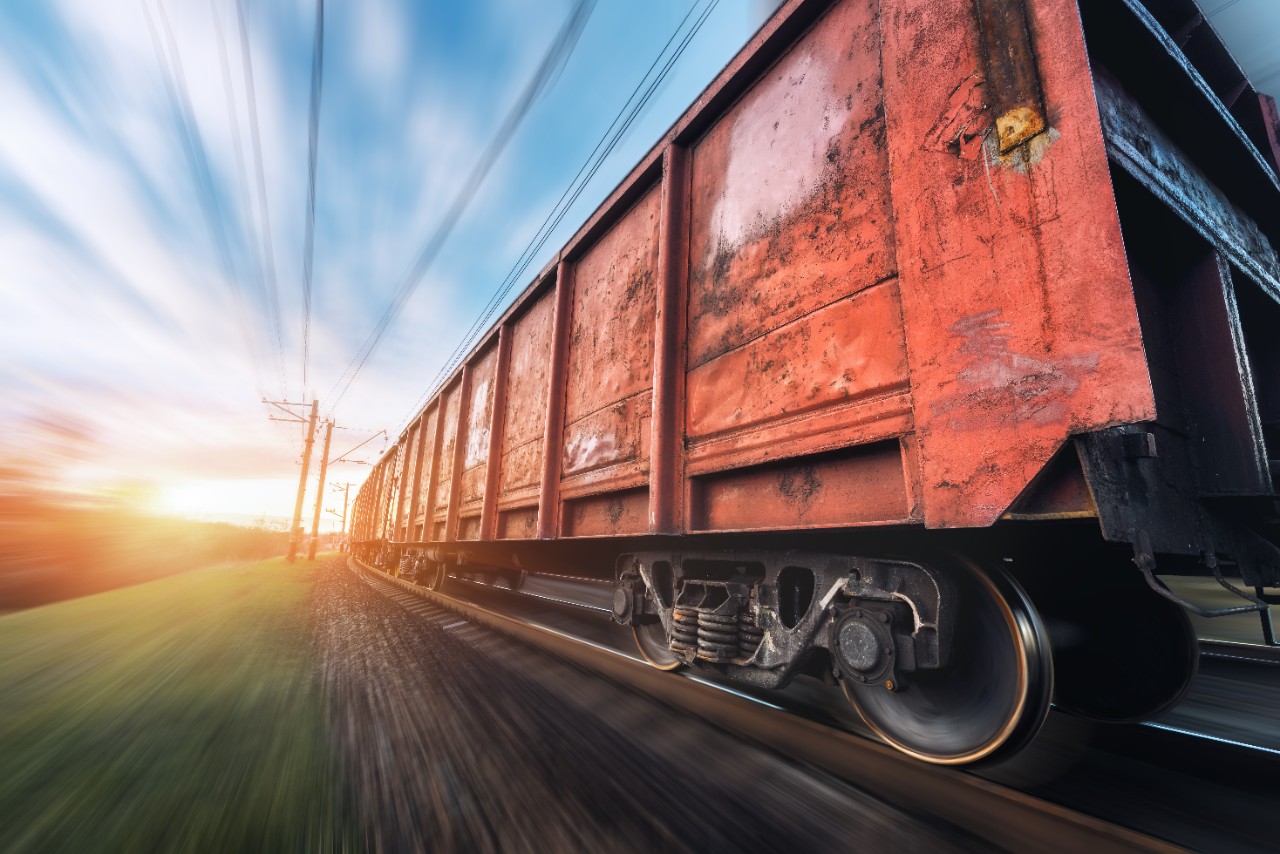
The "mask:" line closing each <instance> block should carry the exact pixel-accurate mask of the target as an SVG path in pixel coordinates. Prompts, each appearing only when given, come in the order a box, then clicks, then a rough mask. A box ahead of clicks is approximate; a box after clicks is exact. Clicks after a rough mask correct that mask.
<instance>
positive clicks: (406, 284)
mask: <svg viewBox="0 0 1280 854" xmlns="http://www.w3.org/2000/svg"><path fill="white" fill-rule="evenodd" d="M594 6H595V0H577V3H576V4H575V5H574V7H573V9H572V10H571V11H570V13H569V16H568V17H567V19H566V20H565V23H564V25H563V26H562V27H561V29H560V32H559V33H558V34H557V36H556V38H555V40H554V41H553V42H552V44H551V46H550V47H549V48H548V49H547V52H546V54H545V56H544V57H543V59H542V62H541V63H540V64H539V66H538V69H537V71H536V72H535V73H534V75H533V77H532V78H531V79H530V81H529V84H528V85H527V86H526V87H525V89H524V91H523V92H522V93H521V95H520V97H519V99H518V100H517V101H516V103H515V104H514V105H513V106H512V108H511V110H510V111H509V112H508V113H507V116H506V118H505V119H504V120H503V122H502V124H501V126H499V128H498V131H497V133H496V134H495V135H494V137H493V139H491V140H490V141H489V144H488V146H487V147H486V148H485V150H484V152H483V154H481V156H480V159H479V161H477V163H476V164H475V166H474V167H473V168H472V170H471V173H470V174H469V175H468V176H467V179H466V181H465V182H464V184H463V186H462V189H461V190H460V191H459V192H458V194H457V195H456V196H455V197H454V200H453V203H452V204H451V205H450V207H449V209H448V211H447V212H446V213H445V215H444V217H443V218H442V219H441V221H440V223H439V224H438V225H437V226H436V228H435V230H434V231H433V232H432V233H431V235H430V236H429V237H428V238H427V240H426V241H425V242H424V243H423V245H422V248H421V250H420V251H419V252H418V255H417V258H416V260H415V262H414V264H413V266H412V268H411V269H410V270H409V272H408V274H407V275H406V276H405V278H404V279H403V281H402V282H401V283H400V285H399V287H398V288H397V289H396V293H395V296H394V298H393V299H392V301H391V304H390V305H389V306H388V307H387V309H386V311H385V312H383V314H382V316H381V318H380V319H379V321H378V323H377V325H376V326H375V327H374V329H373V331H372V332H371V333H370V334H369V336H368V338H366V339H365V342H364V344H362V345H361V347H360V349H359V350H358V351H357V352H356V355H355V356H354V357H353V358H352V360H351V362H350V363H349V364H348V365H347V367H346V369H345V370H344V371H343V373H342V375H341V376H340V377H339V378H338V381H337V382H336V383H335V384H334V386H333V388H332V389H331V390H330V391H329V393H328V394H327V395H326V399H327V400H329V401H331V403H330V404H329V412H330V414H332V413H333V412H334V411H335V410H336V409H337V406H338V404H339V403H340V402H341V401H342V398H343V397H344V396H345V395H346V393H347V390H348V389H349V388H350V387H351V384H352V383H353V382H354V381H355V378H356V377H357V376H358V375H359V373H360V371H361V369H363V368H364V366H365V364H366V363H367V362H368V361H369V357H370V356H371V355H372V354H373V351H374V350H375V349H376V348H377V345H378V342H379V341H381V339H382V336H383V334H385V332H386V331H387V328H388V327H389V326H390V325H391V324H392V322H394V321H395V319H396V317H398V316H399V314H400V312H401V310H402V309H403V308H404V304H405V303H406V302H407V301H408V299H409V298H410V297H411V296H412V295H413V293H414V291H415V290H416V289H417V287H418V285H419V284H420V283H421V282H422V279H423V277H424V276H425V275H426V272H427V270H428V269H429V268H430V267H431V264H432V262H433V261H434V260H435V258H436V255H437V254H438V253H439V251H440V249H441V247H442V246H443V245H444V243H445V241H446V240H447V239H448V237H449V235H450V234H451V233H452V232H453V229H454V226H456V225H457V222H458V220H459V219H461V217H462V214H463V212H464V211H465V210H466V208H467V206H468V205H469V204H470V202H471V199H472V198H473V197H474V196H475V194H476V191H477V190H478V189H479V187H480V185H481V183H482V182H483V181H484V179H485V177H486V176H487V175H488V174H489V171H490V170H491V169H492V167H493V165H494V163H495V162H497V160H498V157H499V156H500V155H501V154H502V152H503V150H504V149H505V148H506V145H507V143H508V142H509V141H510V139H511V137H512V136H513V135H514V134H515V131H516V129H517V128H518V127H519V125H520V122H521V121H522V120H523V119H524V117H525V115H526V114H527V113H528V112H529V108H530V107H531V106H532V105H533V102H534V100H535V99H536V98H537V96H538V95H539V94H540V93H541V92H542V90H543V89H544V87H545V85H546V83H547V81H548V80H549V79H550V78H551V77H552V75H553V74H554V73H555V71H556V69H557V68H558V67H559V66H560V65H561V64H562V63H563V62H565V61H567V60H568V57H569V55H570V54H571V53H572V52H573V49H574V47H575V46H576V45H577V42H578V37H579V35H581V33H582V29H583V27H585V26H586V23H587V19H588V18H589V17H590V15H591V11H592V9H593V8H594Z"/></svg>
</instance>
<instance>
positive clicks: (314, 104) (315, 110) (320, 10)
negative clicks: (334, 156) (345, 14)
mask: <svg viewBox="0 0 1280 854" xmlns="http://www.w3.org/2000/svg"><path fill="white" fill-rule="evenodd" d="M323 87H324V0H316V32H315V45H314V47H313V48H312V52H311V119H310V123H309V124H308V126H307V127H308V135H307V221H306V228H305V230H304V237H303V246H302V393H303V395H306V393H307V367H308V363H309V362H310V358H311V274H312V264H313V262H314V260H315V243H316V149H317V146H318V145H319V143H320V93H321V90H322V89H323Z"/></svg>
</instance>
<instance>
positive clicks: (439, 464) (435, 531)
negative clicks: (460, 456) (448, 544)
mask: <svg viewBox="0 0 1280 854" xmlns="http://www.w3.org/2000/svg"><path fill="white" fill-rule="evenodd" d="M460 386H461V381H459V382H458V383H455V384H454V385H453V386H451V387H450V388H448V389H446V390H445V392H444V394H443V395H441V397H442V400H441V403H440V422H439V424H438V425H437V427H436V430H437V431H438V433H439V437H438V438H437V440H436V442H437V444H436V448H437V451H436V474H435V477H434V483H435V487H434V490H433V493H432V503H431V518H430V520H429V522H430V539H432V540H443V539H445V523H446V521H447V520H448V514H449V505H450V503H451V499H452V497H453V484H454V481H455V478H454V477H453V471H454V462H455V457H456V456H457V455H456V453H455V446H456V445H457V441H458V416H459V411H460V410H461V408H462V394H461V389H460Z"/></svg>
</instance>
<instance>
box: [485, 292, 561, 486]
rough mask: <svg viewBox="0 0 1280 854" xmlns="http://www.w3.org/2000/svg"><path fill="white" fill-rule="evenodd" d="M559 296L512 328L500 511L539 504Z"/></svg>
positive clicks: (540, 302) (546, 298)
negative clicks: (539, 483)
mask: <svg viewBox="0 0 1280 854" xmlns="http://www.w3.org/2000/svg"><path fill="white" fill-rule="evenodd" d="M554 314H555V292H554V291H548V292H546V293H544V294H543V295H542V296H541V297H539V298H538V299H537V300H536V301H535V302H534V303H533V304H532V305H531V306H530V307H529V310H528V311H527V312H526V313H525V314H523V315H521V316H520V317H519V318H518V319H516V321H515V322H514V323H513V324H512V326H511V364H510V367H509V368H508V370H507V379H506V382H507V386H506V406H505V407H504V408H505V410H506V413H505V422H504V427H503V433H502V479H501V482H500V490H501V495H500V498H499V502H498V503H499V507H500V508H503V509H505V508H508V507H510V506H511V505H512V503H513V502H514V503H535V504H536V503H537V487H538V481H539V477H540V476H541V474H542V446H543V434H544V430H545V428H546V413H547V406H548V402H549V395H550V388H551V376H550V372H551V331H552V320H553V317H554Z"/></svg>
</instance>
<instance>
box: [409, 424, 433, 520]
mask: <svg viewBox="0 0 1280 854" xmlns="http://www.w3.org/2000/svg"><path fill="white" fill-rule="evenodd" d="M421 420H422V429H423V434H422V462H421V464H420V466H419V468H420V471H419V473H418V499H417V503H416V504H415V510H414V516H413V529H414V534H413V537H412V538H411V539H412V540H413V541H414V542H419V541H421V540H424V539H426V537H427V534H428V533H429V528H428V526H427V524H426V519H427V518H428V517H430V515H431V501H432V499H433V495H432V486H433V484H434V482H435V480H434V479H435V474H436V470H437V466H436V454H437V452H438V446H437V442H436V436H437V430H436V428H437V427H438V426H439V421H440V414H439V406H438V405H437V404H434V403H433V404H432V405H431V406H429V407H427V409H426V410H424V411H423V413H422V419H421Z"/></svg>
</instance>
